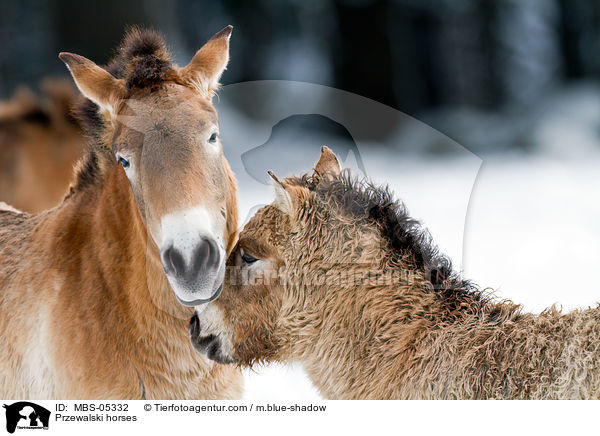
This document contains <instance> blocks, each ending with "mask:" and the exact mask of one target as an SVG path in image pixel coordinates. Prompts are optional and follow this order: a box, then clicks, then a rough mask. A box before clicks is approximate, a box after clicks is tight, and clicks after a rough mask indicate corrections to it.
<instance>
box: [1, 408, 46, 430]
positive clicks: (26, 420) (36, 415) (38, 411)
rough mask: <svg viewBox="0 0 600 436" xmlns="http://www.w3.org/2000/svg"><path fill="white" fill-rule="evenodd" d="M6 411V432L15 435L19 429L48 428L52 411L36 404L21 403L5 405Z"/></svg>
mask: <svg viewBox="0 0 600 436" xmlns="http://www.w3.org/2000/svg"><path fill="white" fill-rule="evenodd" d="M2 407H4V408H5V409H6V431H7V432H9V433H14V432H15V430H16V429H17V427H19V428H32V429H33V428H44V429H47V428H48V423H49V421H50V411H49V410H48V409H46V408H44V407H42V406H40V405H37V404H35V403H30V402H28V401H19V402H18V403H13V404H4V405H3V406H2Z"/></svg>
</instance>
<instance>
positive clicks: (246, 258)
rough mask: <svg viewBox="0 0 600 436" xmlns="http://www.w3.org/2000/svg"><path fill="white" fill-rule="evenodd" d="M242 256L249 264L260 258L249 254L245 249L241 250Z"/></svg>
mask: <svg viewBox="0 0 600 436" xmlns="http://www.w3.org/2000/svg"><path fill="white" fill-rule="evenodd" d="M240 256H241V258H242V260H243V261H244V262H246V263H248V264H250V263H254V262H256V261H257V260H258V259H257V258H256V257H254V256H251V255H249V254H248V253H246V252H245V251H244V249H241V250H240Z"/></svg>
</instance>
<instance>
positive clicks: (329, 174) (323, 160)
mask: <svg viewBox="0 0 600 436" xmlns="http://www.w3.org/2000/svg"><path fill="white" fill-rule="evenodd" d="M341 172H342V167H341V166H340V161H338V158H337V156H336V155H335V153H334V152H333V151H331V149H330V148H329V147H327V146H325V145H324V146H323V147H321V157H320V158H319V161H318V162H317V164H316V165H315V172H314V175H313V177H314V178H315V180H316V181H317V183H318V182H320V181H321V180H325V179H327V180H333V179H337V178H338V177H339V176H340V173H341Z"/></svg>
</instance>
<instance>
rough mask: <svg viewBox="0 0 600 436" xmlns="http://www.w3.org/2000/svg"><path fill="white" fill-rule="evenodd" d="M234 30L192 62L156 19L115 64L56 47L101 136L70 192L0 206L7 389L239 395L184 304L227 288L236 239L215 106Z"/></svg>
mask: <svg viewBox="0 0 600 436" xmlns="http://www.w3.org/2000/svg"><path fill="white" fill-rule="evenodd" d="M231 29H232V28H231V26H228V27H226V28H225V29H223V30H222V31H221V32H219V33H217V34H216V35H215V36H214V37H213V38H212V39H211V40H209V41H208V42H207V43H206V44H205V45H204V46H203V47H202V48H201V49H200V50H199V51H198V52H197V53H196V55H195V56H194V57H193V59H192V60H191V62H190V63H189V64H188V65H187V66H185V67H182V68H178V67H177V66H175V65H173V64H172V63H171V61H170V55H169V53H168V52H167V50H166V48H165V43H164V41H163V40H162V37H161V36H160V35H158V34H157V33H155V32H152V31H148V30H145V31H142V30H137V29H134V30H132V31H131V32H130V33H129V34H128V35H127V37H126V38H125V40H124V42H123V45H122V46H121V48H120V49H119V52H118V55H117V56H116V58H115V59H114V60H113V61H112V62H111V64H110V65H109V67H108V70H106V69H103V68H101V67H99V66H97V65H96V64H94V63H93V62H92V61H90V60H88V59H86V58H84V57H82V56H78V55H75V54H69V53H62V54H61V55H60V58H61V59H62V60H63V61H64V62H65V63H66V64H67V66H68V68H69V70H70V71H71V74H72V76H73V78H74V80H75V83H76V84H77V87H78V88H79V89H80V91H81V92H82V93H83V94H84V96H85V97H87V98H88V99H89V101H87V103H85V104H84V105H83V106H82V107H81V108H80V115H81V117H82V123H83V124H84V125H85V126H86V127H87V129H88V131H89V133H90V134H91V136H92V138H93V141H92V142H93V143H92V144H91V145H90V148H89V150H88V151H87V153H86V156H85V157H84V158H83V160H82V161H81V164H80V165H79V168H78V170H77V174H76V180H75V182H74V185H73V186H72V187H71V189H70V193H69V194H68V196H67V197H66V198H65V199H64V201H63V202H62V203H61V204H60V205H58V206H57V207H55V208H53V209H50V210H48V211H46V212H43V213H41V214H39V215H28V214H25V213H15V212H14V211H0V337H1V338H2V340H1V341H0V397H3V398H119V399H121V398H123V399H124V398H138V399H139V398H147V399H150V398H180V399H185V398H187V399H199V398H204V399H206V398H236V397H239V396H240V395H241V387H242V385H241V374H240V372H239V370H238V369H236V368H234V367H231V366H218V365H215V364H214V363H213V362H210V361H209V360H207V359H206V358H204V357H203V356H200V355H199V354H197V353H195V352H194V350H193V349H192V347H190V346H189V339H188V337H187V330H186V324H187V323H186V320H188V319H189V317H190V316H191V315H192V308H191V307H187V306H195V305H198V304H202V303H204V302H206V301H210V300H211V299H214V298H216V297H217V296H218V294H219V292H220V290H221V286H222V281H223V275H224V269H225V258H226V254H227V252H228V251H229V250H230V248H231V247H232V245H233V242H234V240H235V237H236V228H237V203H236V185H235V179H234V176H233V174H232V172H231V170H230V168H229V166H228V164H227V161H226V160H225V157H224V155H223V151H222V146H221V143H220V140H219V129H218V120H217V113H216V110H215V108H214V107H213V105H212V103H211V98H212V95H213V93H214V92H215V89H216V87H217V85H218V80H219V77H220V76H221V73H222V72H223V70H224V69H225V66H226V65H227V61H228V58H229V37H230V34H231ZM178 301H179V302H178ZM179 303H183V304H184V305H185V306H182V304H179Z"/></svg>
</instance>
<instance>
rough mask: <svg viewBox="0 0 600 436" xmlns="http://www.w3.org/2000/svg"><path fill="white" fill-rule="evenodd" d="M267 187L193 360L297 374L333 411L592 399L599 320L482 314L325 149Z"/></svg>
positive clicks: (407, 223) (407, 220) (419, 234)
mask: <svg viewBox="0 0 600 436" xmlns="http://www.w3.org/2000/svg"><path fill="white" fill-rule="evenodd" d="M272 177H273V179H274V187H275V192H276V194H275V202H274V203H273V204H272V205H269V206H266V207H264V208H262V209H261V210H259V211H258V212H257V213H256V215H255V216H254V217H253V218H252V219H251V220H250V221H249V222H248V224H246V226H245V227H244V229H243V230H242V232H241V233H240V235H239V242H238V244H237V247H236V248H235V249H234V251H233V253H232V255H231V256H230V260H229V261H228V272H230V273H232V274H231V276H230V277H228V279H227V280H225V288H224V290H223V295H222V296H221V297H220V298H219V299H218V300H217V301H215V302H213V303H211V304H210V305H209V306H208V307H207V308H206V309H205V310H204V311H202V312H201V313H199V314H198V315H197V316H195V317H194V318H192V322H191V324H190V333H191V336H192V342H193V343H194V345H195V347H196V348H197V349H198V351H200V352H203V353H206V354H207V355H208V356H209V357H211V358H213V359H215V360H217V361H219V362H229V363H231V362H237V363H238V364H240V365H243V366H251V365H253V364H255V363H257V362H272V361H296V362H300V363H302V364H303V365H304V367H305V369H306V370H307V372H308V375H309V377H310V378H311V380H312V381H313V383H314V384H315V385H316V386H317V387H318V389H319V390H320V392H321V393H322V394H323V395H324V396H325V397H327V398H334V399H582V398H586V399H598V398H600V309H598V308H589V309H586V310H575V311H572V312H569V313H564V314H563V313H560V312H559V311H557V310H556V309H549V310H547V311H545V312H543V313H541V314H539V315H535V314H532V313H525V312H523V311H522V309H521V307H520V306H518V305H516V304H513V303H511V302H508V301H504V302H502V301H494V300H493V299H492V298H491V297H490V296H488V295H486V294H485V293H484V292H482V291H480V290H478V289H477V288H476V287H475V286H474V285H472V284H470V283H469V282H468V281H465V280H463V279H462V278H460V276H459V275H458V274H457V273H456V272H454V271H453V270H452V266H451V263H450V261H449V260H448V259H447V258H446V257H444V256H441V255H439V254H438V253H437V249H436V247H435V246H434V245H433V243H432V242H431V240H430V237H429V236H428V233H427V232H425V231H424V230H423V229H422V228H421V226H419V225H418V222H417V221H415V220H414V219H412V218H411V217H410V216H409V215H408V213H407V211H406V209H405V207H404V205H403V204H402V203H400V202H398V201H395V200H394V199H393V198H392V196H391V194H390V192H389V191H388V190H387V189H386V188H379V187H375V186H373V185H371V184H369V183H367V182H360V181H357V180H356V179H354V178H352V177H350V176H349V175H348V174H347V173H342V172H341V171H340V166H339V163H338V160H337V158H336V157H335V155H334V154H333V153H332V152H331V151H330V150H328V149H326V148H324V149H323V152H322V154H321V159H320V160H319V161H318V163H317V164H316V166H315V172H314V174H312V175H305V176H304V177H300V178H296V177H291V178H288V179H285V180H284V181H280V180H279V179H278V178H277V177H276V176H274V175H272ZM234 272H235V274H233V273H234Z"/></svg>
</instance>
